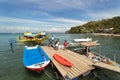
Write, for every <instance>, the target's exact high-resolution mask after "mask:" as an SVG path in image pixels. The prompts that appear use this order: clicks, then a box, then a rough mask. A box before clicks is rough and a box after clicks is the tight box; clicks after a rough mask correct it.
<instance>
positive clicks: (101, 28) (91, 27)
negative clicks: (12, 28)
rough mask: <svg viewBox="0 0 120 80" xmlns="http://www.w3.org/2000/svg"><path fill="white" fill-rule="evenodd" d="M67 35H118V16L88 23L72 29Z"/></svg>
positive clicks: (119, 18) (119, 32) (119, 22)
mask: <svg viewBox="0 0 120 80" xmlns="http://www.w3.org/2000/svg"><path fill="white" fill-rule="evenodd" d="M67 33H113V34H120V16H119V17H113V18H111V19H103V20H100V21H90V22H88V23H86V24H84V25H82V26H75V27H72V28H71V29H70V30H69V31H67Z"/></svg>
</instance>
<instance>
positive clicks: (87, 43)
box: [80, 41, 101, 47]
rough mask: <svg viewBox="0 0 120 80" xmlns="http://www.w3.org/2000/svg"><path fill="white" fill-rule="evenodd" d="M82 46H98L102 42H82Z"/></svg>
mask: <svg viewBox="0 0 120 80" xmlns="http://www.w3.org/2000/svg"><path fill="white" fill-rule="evenodd" d="M80 44H81V45H82V46H87V47H90V46H97V45H101V44H100V43H97V42H94V41H92V42H81V43H80Z"/></svg>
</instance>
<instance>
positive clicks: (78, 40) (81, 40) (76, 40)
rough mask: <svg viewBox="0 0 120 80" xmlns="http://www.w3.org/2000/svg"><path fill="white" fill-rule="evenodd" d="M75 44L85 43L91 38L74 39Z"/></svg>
mask: <svg viewBox="0 0 120 80" xmlns="http://www.w3.org/2000/svg"><path fill="white" fill-rule="evenodd" d="M74 41H75V42H86V41H92V38H84V39H74Z"/></svg>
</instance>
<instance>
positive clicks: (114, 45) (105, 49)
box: [0, 33, 120, 80]
mask: <svg viewBox="0 0 120 80" xmlns="http://www.w3.org/2000/svg"><path fill="white" fill-rule="evenodd" d="M19 35H22V34H0V80H53V79H51V78H49V77H50V75H52V74H53V72H52V71H51V69H50V68H48V69H46V72H47V74H44V72H43V73H41V74H38V73H35V72H31V71H28V70H26V69H25V68H24V66H23V62H22V58H23V48H24V46H25V44H22V43H17V44H14V45H13V51H11V47H10V44H9V39H10V38H16V37H18V36H19ZM52 35H53V36H54V37H56V38H59V39H60V43H61V44H63V42H64V40H68V41H70V40H72V39H74V38H86V37H91V38H92V39H93V40H99V42H100V43H101V44H102V45H101V54H103V55H105V56H107V57H110V58H111V59H113V55H114V54H116V61H117V62H118V63H120V58H119V57H120V37H113V36H98V35H90V34H58V33H56V34H52ZM47 43H48V41H46V42H45V43H44V44H46V45H47ZM94 50H95V51H97V49H96V48H95V49H94ZM102 71H104V73H107V74H109V75H111V76H110V77H109V78H107V79H104V80H113V79H112V78H114V80H119V76H118V74H117V73H115V74H114V75H113V73H112V74H111V72H109V71H105V70H102ZM96 72H98V73H99V72H100V71H99V70H96ZM92 77H93V76H92ZM90 78H91V77H89V76H88V77H87V78H81V79H80V80H91V79H90ZM93 80H102V79H98V78H94V79H93Z"/></svg>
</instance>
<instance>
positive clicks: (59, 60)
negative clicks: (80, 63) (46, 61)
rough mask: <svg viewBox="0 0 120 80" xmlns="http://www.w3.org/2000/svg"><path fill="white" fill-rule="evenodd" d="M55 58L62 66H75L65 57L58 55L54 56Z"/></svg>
mask: <svg viewBox="0 0 120 80" xmlns="http://www.w3.org/2000/svg"><path fill="white" fill-rule="evenodd" d="M53 57H54V58H55V60H56V61H58V62H59V63H60V64H62V65H65V66H68V67H71V66H73V64H72V63H71V62H70V61H68V60H67V59H65V58H64V57H62V56H60V55H58V54H56V53H55V54H54V55H53Z"/></svg>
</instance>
